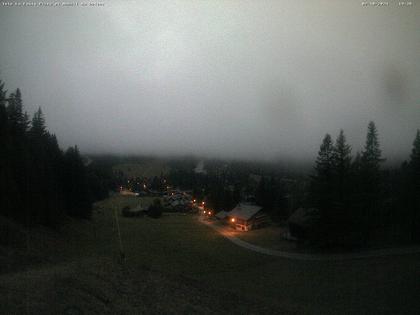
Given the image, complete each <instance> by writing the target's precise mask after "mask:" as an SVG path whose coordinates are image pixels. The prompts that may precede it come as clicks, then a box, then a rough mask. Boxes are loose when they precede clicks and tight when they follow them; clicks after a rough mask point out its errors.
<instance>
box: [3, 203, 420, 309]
mask: <svg viewBox="0 0 420 315" xmlns="http://www.w3.org/2000/svg"><path fill="white" fill-rule="evenodd" d="M137 202H138V199H136V198H133V197H124V196H115V197H113V198H111V199H109V200H106V201H103V202H100V203H98V204H97V208H98V210H97V211H96V212H95V216H94V217H95V221H94V222H93V223H88V222H86V223H83V224H80V223H79V224H78V225H74V224H71V225H70V227H71V228H73V229H76V228H77V229H78V230H77V233H72V232H71V231H70V229H71V228H70V227H69V228H68V232H67V234H68V235H75V236H73V237H71V238H69V239H68V240H66V245H65V246H64V245H63V247H62V248H61V249H60V250H58V249H57V248H59V246H56V247H54V251H57V253H55V255H56V256H57V257H58V258H57V260H59V259H62V260H64V261H69V260H70V258H72V259H73V261H74V260H75V258H77V259H76V261H77V263H76V266H77V267H69V265H67V264H65V265H64V266H63V267H60V266H61V265H60V264H57V263H56V262H55V265H54V266H55V267H54V268H58V270H57V272H55V273H53V274H51V272H49V273H47V274H46V275H45V276H40V275H39V272H38V273H34V274H32V273H31V272H29V273H28V272H26V273H16V274H13V276H10V274H8V275H5V276H3V277H2V279H1V280H2V281H0V296H2V294H3V295H5V296H7V294H9V296H10V298H8V299H7V301H8V302H9V307H11V306H10V303H11V302H10V301H12V302H13V301H15V300H14V299H16V297H17V296H18V297H19V296H20V297H21V295H19V294H14V293H13V292H20V291H19V283H20V282H22V283H25V281H24V279H27V280H28V279H35V280H36V281H39V282H38V283H40V282H41V283H42V282H43V281H44V282H46V281H47V280H45V279H49V278H52V280H51V281H49V280H48V283H49V284H50V289H45V290H44V291H42V290H41V291H39V290H38V291H37V290H35V291H36V292H40V293H39V294H42V296H46V295H48V292H58V293H54V294H53V301H55V304H54V305H56V306H55V307H58V308H60V304H59V301H60V298H62V295H63V296H65V295H66V292H68V294H67V295H68V296H69V297H68V298H67V299H66V303H67V304H68V303H73V304H76V305H80V306H81V307H83V308H85V307H86V308H88V307H89V306H88V305H91V304H89V303H87V302H86V301H90V300H91V299H93V301H94V302H95V303H94V305H96V306H95V307H93V309H92V310H93V311H95V312H98V313H101V312H103V313H106V312H109V313H112V312H122V313H124V312H130V311H133V310H135V311H136V312H137V313H138V312H140V311H143V312H144V311H146V312H149V313H150V312H151V313H159V312H161V313H162V312H163V313H165V312H172V313H176V312H183V313H220V312H221V311H225V312H228V313H233V312H235V311H236V312H237V313H244V309H246V310H249V312H254V313H269V312H270V311H273V310H275V311H276V312H279V313H281V312H292V313H293V312H298V313H310V314H315V313H318V314H328V313H346V314H348V313H354V314H356V313H369V312H370V313H375V314H376V313H389V314H396V313H398V314H401V313H413V314H415V313H416V310H418V309H419V308H420V299H419V298H418V297H419V293H418V292H420V281H419V279H420V256H419V255H416V256H404V257H388V258H379V259H369V260H354V261H343V262H301V261H291V260H287V259H280V258H275V257H269V256H264V255H260V254H257V253H254V252H250V251H247V250H245V249H242V248H240V247H237V246H236V245H234V244H232V243H230V242H228V241H226V240H225V239H224V238H222V237H221V236H220V235H218V234H217V233H216V232H215V231H213V230H211V229H210V228H208V227H206V226H204V225H201V224H199V223H197V222H196V220H195V218H194V217H193V216H188V215H187V216H178V215H170V216H169V215H168V216H164V217H162V218H161V219H157V220H154V219H150V218H147V217H146V218H123V217H119V222H120V225H121V231H122V238H123V244H124V249H125V252H126V257H127V268H125V269H124V270H121V266H118V264H115V261H117V258H118V242H117V238H116V229H115V223H114V220H113V210H114V209H116V210H120V209H121V208H122V207H123V206H124V205H126V204H131V205H135V204H136V203H137ZM63 244H64V243H63ZM71 264H74V262H72V263H71ZM61 268H64V269H61ZM52 270H54V269H52ZM41 274H42V272H41ZM15 275H16V277H17V279H14V278H13V277H15ZM10 277H12V278H10ZM22 277H23V278H22ZM92 278H93V279H96V280H92ZM37 279H38V280H37ZM54 279H55V280H54ZM98 279H99V280H98ZM3 280H4V281H3ZM19 281H20V282H19ZM36 281H35V282H34V283H36ZM5 283H6V284H5ZM51 283H53V284H54V285H51ZM45 286H47V284H45ZM45 286H42V285H41V287H42V288H44V287H45ZM65 288H67V289H65ZM80 288H84V289H80ZM98 288H103V289H98ZM124 290H125V291H126V292H125V291H124ZM120 291H122V293H121V292H120ZM10 292H12V293H10ZM26 292H27V291H26ZM31 292H32V291H31ZM81 292H82V293H81ZM83 292H85V293H83ZM124 292H125V293H124ZM31 294H32V293H31ZM34 299H35V298H34ZM44 299H45V298H44ZM107 299H110V300H111V302H106V301H107ZM37 300H39V298H38V299H37ZM136 301H137V302H136ZM0 302H1V301H0ZM40 303H41V302H40ZM44 303H45V301H44ZM136 303H137V304H139V305H137V306H136ZM0 304H1V303H0ZM13 305H15V304H13ZM265 305H268V306H269V307H271V308H270V309H263V307H265ZM20 307H23V306H22V305H21V306H20ZM40 307H41V306H40ZM38 309H42V307H41V308H38ZM93 311H92V312H93ZM0 313H1V311H0Z"/></svg>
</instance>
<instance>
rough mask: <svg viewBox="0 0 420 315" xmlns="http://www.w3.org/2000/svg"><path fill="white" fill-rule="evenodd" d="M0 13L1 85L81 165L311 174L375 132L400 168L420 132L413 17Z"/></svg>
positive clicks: (251, 9) (418, 36) (249, 5)
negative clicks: (196, 158)
mask: <svg viewBox="0 0 420 315" xmlns="http://www.w3.org/2000/svg"><path fill="white" fill-rule="evenodd" d="M104 4H105V6H104V7H93V8H91V7H87V8H82V7H80V6H79V7H73V8H68V7H62V6H61V7H50V8H47V7H32V8H31V7H4V6H1V3H0V78H1V79H2V80H4V81H6V85H7V89H8V90H9V91H11V90H14V89H15V88H17V87H20V88H21V90H22V94H23V101H24V104H25V106H26V109H27V110H28V112H29V113H31V114H32V113H33V112H34V111H35V110H36V108H37V107H38V106H41V107H42V109H43V111H44V113H45V115H46V120H47V124H48V128H49V130H50V131H51V132H53V133H55V134H56V135H57V137H58V139H59V142H60V145H61V146H62V147H66V146H68V145H74V144H77V145H78V146H79V147H80V148H81V150H82V151H83V152H84V153H130V154H133V153H134V154H137V153H140V154H141V153H143V154H150V153H152V154H161V155H165V154H197V155H206V156H211V157H228V158H232V157H237V158H248V159H249V158H257V159H275V158H293V159H296V160H305V159H307V160H310V161H312V160H313V159H314V158H315V157H316V154H317V151H318V148H319V145H320V143H321V140H322V137H323V136H324V135H325V133H327V132H328V133H330V134H331V135H332V136H333V138H336V136H337V135H338V133H339V130H340V128H342V129H344V132H345V134H346V136H347V139H348V141H349V142H350V144H351V145H352V146H353V153H356V151H358V150H361V149H362V147H363V143H364V139H365V135H366V127H367V124H368V122H369V121H370V120H374V121H375V122H376V124H377V127H378V129H379V135H380V141H381V145H382V150H383V154H384V156H385V157H386V158H388V159H389V160H393V159H395V158H401V157H402V158H406V157H408V154H409V152H410V150H411V145H412V142H413V140H414V136H415V131H416V129H417V128H420V3H418V2H417V1H413V5H412V6H411V7H398V1H390V2H389V6H387V7H363V6H362V5H361V1H338V0H337V1H261V0H258V1H257V0H255V1H240V0H225V1H215V0H212V1H198V0H197V1H155V0H154V1H142V2H140V1H139V2H134V1H112V2H111V1H105V2H104Z"/></svg>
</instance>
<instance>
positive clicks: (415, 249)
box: [198, 217, 420, 261]
mask: <svg viewBox="0 0 420 315" xmlns="http://www.w3.org/2000/svg"><path fill="white" fill-rule="evenodd" d="M198 221H199V222H200V223H202V224H204V225H207V226H208V227H210V228H212V229H214V230H216V231H217V232H218V233H220V234H221V235H222V236H223V237H225V238H227V239H228V240H229V241H231V242H232V243H234V244H236V245H238V246H241V247H243V248H246V249H248V250H252V251H254V252H257V253H260V254H265V255H270V256H276V257H282V258H288V259H294V260H306V261H310V260H316V261H333V260H350V259H364V258H373V257H383V256H398V255H407V254H418V253H420V246H410V247H401V248H384V249H374V250H364V251H360V252H358V253H348V254H302V253H293V252H286V251H281V250H275V249H269V248H265V247H261V246H258V245H254V244H251V243H248V242H245V241H243V240H241V239H239V238H237V237H235V236H233V234H234V233H233V231H232V229H231V227H229V226H219V225H217V224H216V222H215V221H209V220H205V219H204V218H202V217H199V218H198Z"/></svg>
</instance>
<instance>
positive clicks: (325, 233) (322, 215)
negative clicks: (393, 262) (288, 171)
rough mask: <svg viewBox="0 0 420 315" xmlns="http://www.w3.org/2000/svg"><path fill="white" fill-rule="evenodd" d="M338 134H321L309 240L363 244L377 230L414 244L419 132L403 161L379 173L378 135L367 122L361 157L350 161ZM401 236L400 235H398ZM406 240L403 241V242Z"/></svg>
mask: <svg viewBox="0 0 420 315" xmlns="http://www.w3.org/2000/svg"><path fill="white" fill-rule="evenodd" d="M351 152H352V148H351V146H350V145H349V144H348V143H347V141H346V137H345V135H344V132H343V130H341V131H340V133H339V135H338V137H337V139H336V140H335V142H333V140H332V138H331V136H330V135H329V134H326V135H325V137H324V139H323V141H322V144H321V146H320V149H319V152H318V157H317V159H316V162H315V167H314V171H315V172H314V173H315V174H314V175H313V176H312V177H311V185H310V188H309V190H310V191H309V194H308V195H309V197H308V200H307V205H308V206H312V207H315V208H317V209H318V211H319V225H317V228H316V229H314V231H313V233H312V234H311V237H312V239H313V240H315V241H318V242H322V243H323V244H325V245H334V244H335V245H337V244H339V245H366V244H367V243H368V242H369V240H370V239H371V236H372V233H373V232H374V231H377V230H382V231H386V233H387V234H388V235H389V234H392V233H394V234H395V235H394V236H395V237H396V238H403V237H402V235H403V234H404V235H405V238H408V240H409V241H418V240H419V239H420V233H419V232H420V203H419V200H420V131H419V130H418V131H417V134H416V136H415V140H414V142H413V148H412V152H411V155H410V158H409V160H408V161H406V162H404V163H403V165H402V166H401V167H400V168H398V169H384V168H383V167H382V166H381V165H382V163H383V162H384V161H385V159H384V158H383V157H382V152H381V149H380V142H379V137H378V131H377V128H376V126H375V123H374V122H373V121H371V122H370V123H369V125H368V128H367V135H366V142H365V145H364V148H363V150H362V152H357V153H356V155H355V156H354V157H353V156H352V153H351ZM402 231H403V232H402ZM406 240H407V239H406Z"/></svg>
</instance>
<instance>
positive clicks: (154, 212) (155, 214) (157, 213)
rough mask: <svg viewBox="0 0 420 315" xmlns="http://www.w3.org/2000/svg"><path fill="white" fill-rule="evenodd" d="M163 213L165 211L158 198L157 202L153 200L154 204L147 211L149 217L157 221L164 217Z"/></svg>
mask: <svg viewBox="0 0 420 315" xmlns="http://www.w3.org/2000/svg"><path fill="white" fill-rule="evenodd" d="M162 211H163V207H162V204H161V202H160V199H158V198H156V199H155V200H153V204H152V205H150V207H149V209H148V211H147V215H148V216H149V217H151V218H155V219H157V218H159V217H161V216H162Z"/></svg>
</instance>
